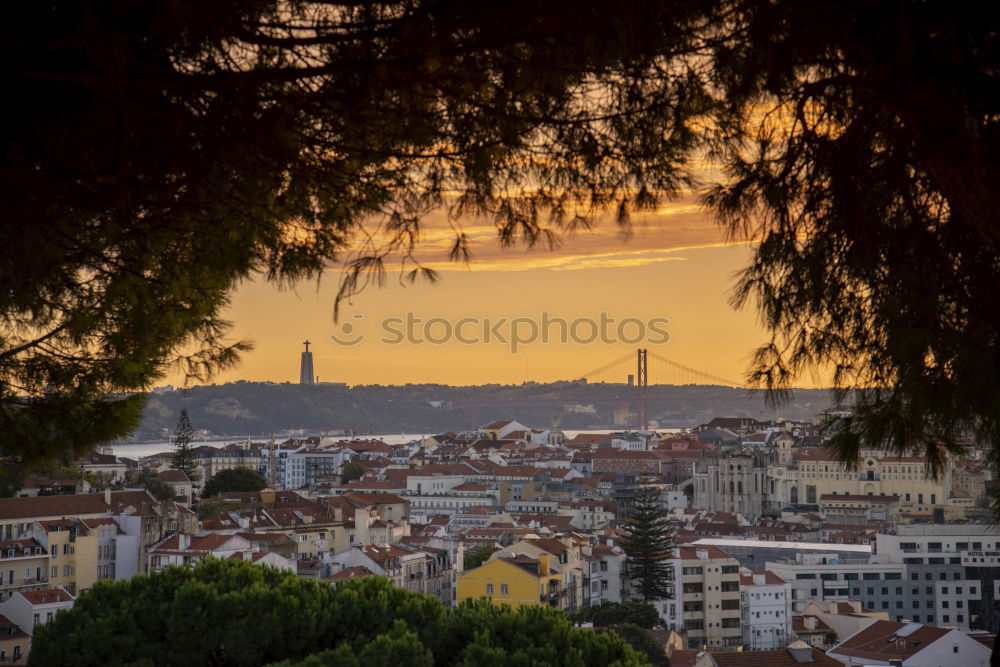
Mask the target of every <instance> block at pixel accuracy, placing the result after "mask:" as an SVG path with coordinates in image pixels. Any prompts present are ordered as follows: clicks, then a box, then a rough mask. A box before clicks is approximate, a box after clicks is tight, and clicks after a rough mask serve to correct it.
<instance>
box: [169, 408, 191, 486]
mask: <svg viewBox="0 0 1000 667" xmlns="http://www.w3.org/2000/svg"><path fill="white" fill-rule="evenodd" d="M193 438H194V429H193V428H191V417H189V416H188V411H187V409H186V408H184V409H182V410H181V416H180V417H179V418H178V419H177V426H175V427H174V434H173V436H171V438H170V441H171V443H172V444H173V446H174V458H173V460H171V461H170V467H171V468H176V469H177V470H183V471H184V474H185V475H187V476H188V479H190V480H192V481H194V480H196V479H197V478H198V464H197V462H195V460H194V449H192V447H191V440H192V439H193Z"/></svg>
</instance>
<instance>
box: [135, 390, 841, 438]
mask: <svg viewBox="0 0 1000 667" xmlns="http://www.w3.org/2000/svg"><path fill="white" fill-rule="evenodd" d="M635 391H636V390H635V389H634V388H632V387H628V386H626V385H622V384H605V383H598V384H587V383H584V382H556V383H552V384H536V383H525V384H521V385H477V386H468V387H453V386H448V385H437V384H407V385H395V386H382V385H357V386H354V387H346V386H337V385H322V384H321V385H298V384H288V383H286V384H273V383H263V382H232V383H228V384H223V385H209V386H200V387H193V388H190V389H187V390H183V391H181V390H178V391H169V392H164V393H159V394H151V395H150V397H149V403H148V405H147V406H146V411H145V414H144V417H143V421H142V425H141V427H140V428H139V430H138V432H136V434H135V435H134V439H136V440H150V439H154V440H155V439H161V438H163V437H164V436H166V435H167V434H168V433H169V432H170V430H171V429H172V428H173V426H174V424H175V423H176V421H177V415H178V414H179V413H180V410H181V408H187V410H188V412H189V413H190V414H191V421H192V423H193V424H194V426H195V428H196V429H205V430H207V431H209V432H211V433H214V434H216V435H227V436H228V435H262V434H266V433H270V432H274V433H283V432H285V431H288V430H290V429H303V430H306V431H309V432H329V431H339V430H351V429H354V430H356V431H358V432H359V433H364V432H368V433H400V432H406V433H438V432H442V431H448V430H454V431H457V430H463V429H468V428H474V427H477V426H480V425H482V424H485V423H487V422H489V421H492V420H494V419H505V418H516V419H517V420H518V421H520V422H522V423H524V424H527V425H530V426H539V427H541V426H549V425H553V424H558V425H560V426H561V427H562V428H567V429H588V428H611V427H612V423H613V421H614V415H615V413H616V412H618V413H619V414H620V413H622V412H623V411H625V410H627V409H628V406H629V405H630V403H632V404H634V400H635ZM648 396H649V398H648V403H649V416H650V419H655V420H657V421H658V422H659V423H660V427H661V428H687V427H692V426H696V425H698V424H700V423H703V422H705V421H708V420H709V419H711V418H712V417H715V416H747V417H756V418H758V419H770V418H774V417H784V418H787V419H810V418H812V417H813V416H815V415H816V414H817V413H819V412H821V411H822V410H824V409H826V408H828V407H830V405H831V404H832V400H831V397H830V394H829V392H828V391H826V390H820V389H808V390H807V389H803V390H797V391H796V392H795V393H794V396H793V398H792V400H791V401H790V402H789V403H787V404H786V405H784V406H783V407H782V408H781V409H780V410H772V409H770V408H768V407H767V406H766V405H765V404H764V400H763V396H762V395H761V394H754V395H750V394H748V392H747V391H746V390H741V389H732V388H729V387H720V386H711V385H683V386H676V385H655V386H651V387H649V394H648Z"/></svg>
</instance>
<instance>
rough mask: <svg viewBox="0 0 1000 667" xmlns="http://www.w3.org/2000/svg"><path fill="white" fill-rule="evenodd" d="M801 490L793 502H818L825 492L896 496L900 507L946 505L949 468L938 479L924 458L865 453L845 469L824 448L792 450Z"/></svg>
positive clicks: (949, 493) (949, 482)
mask: <svg viewBox="0 0 1000 667" xmlns="http://www.w3.org/2000/svg"><path fill="white" fill-rule="evenodd" d="M795 459H796V461H797V463H798V475H799V481H800V484H801V489H800V490H799V493H798V494H797V496H798V499H797V500H796V501H793V502H799V503H807V504H817V503H818V502H819V499H820V497H822V496H824V495H833V494H836V495H857V496H899V499H900V505H901V507H902V508H904V509H905V508H910V507H918V506H923V507H934V506H945V505H948V504H949V498H950V495H951V470H950V468H948V467H946V469H945V470H943V471H942V472H941V475H940V476H939V477H938V479H932V478H931V477H930V476H929V475H928V473H927V461H926V460H925V459H923V458H920V457H915V456H881V457H879V456H876V455H874V453H872V452H867V453H866V455H865V456H862V457H861V458H860V459H858V463H857V466H856V467H854V468H848V467H847V466H844V465H843V464H841V463H840V462H839V461H837V457H836V453H835V452H833V451H832V450H829V449H826V448H819V447H817V448H802V449H799V450H797V451H796V452H795Z"/></svg>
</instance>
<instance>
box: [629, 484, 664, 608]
mask: <svg viewBox="0 0 1000 667" xmlns="http://www.w3.org/2000/svg"><path fill="white" fill-rule="evenodd" d="M625 530H627V531H628V535H626V536H625V537H624V538H622V539H621V541H620V542H619V544H620V545H621V547H622V549H624V550H625V555H626V556H628V560H627V562H628V571H629V576H630V577H631V579H632V582H633V586H632V588H633V590H635V591H638V593H639V594H640V595H641V596H642V599H643V600H645V601H647V602H650V601H653V600H664V599H669V598H672V597H673V595H674V592H673V580H674V570H673V568H672V567H671V566H670V563H669V559H670V558H671V556H672V552H671V548H672V547H673V541H672V540H671V538H670V535H669V533H668V532H667V530H668V527H667V517H666V513H665V512H664V511H663V508H662V506H661V505H660V494H659V492H658V491H657V490H656V489H655V488H654V487H651V486H647V485H641V486H640V487H639V489H638V491H637V493H636V496H635V499H634V501H633V503H632V511H631V513H629V517H628V519H627V523H626V525H625Z"/></svg>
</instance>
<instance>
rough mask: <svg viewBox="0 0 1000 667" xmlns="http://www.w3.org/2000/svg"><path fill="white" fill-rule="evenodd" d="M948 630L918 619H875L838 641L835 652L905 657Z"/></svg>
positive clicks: (878, 657)
mask: <svg viewBox="0 0 1000 667" xmlns="http://www.w3.org/2000/svg"><path fill="white" fill-rule="evenodd" d="M910 626H917V627H916V629H914V630H913V631H912V632H909V633H904V635H903V636H900V635H899V631H900V630H902V629H903V628H908V629H912V628H910ZM949 632H951V630H950V629H949V628H936V627H933V626H930V625H921V624H920V623H894V622H892V621H875V622H874V623H872V624H871V625H869V626H868V627H867V628H865V629H864V630H862V631H861V632H859V633H857V634H855V635H854V636H852V637H849V638H848V639H846V640H845V641H844V642H842V643H841V644H839V645H838V646H837V647H836V649H835V651H834V652H835V653H838V654H840V655H845V656H849V657H852V658H861V659H864V660H878V661H886V662H888V661H889V660H892V659H899V658H903V659H906V658H909V657H911V656H912V655H913V654H915V653H917V652H919V651H922V650H924V649H925V648H927V647H928V646H930V645H931V644H933V643H934V642H936V641H937V640H938V639H941V637H943V636H945V635H946V634H948V633H949Z"/></svg>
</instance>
